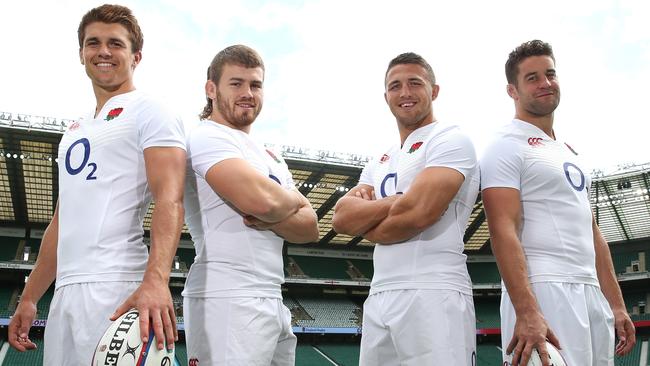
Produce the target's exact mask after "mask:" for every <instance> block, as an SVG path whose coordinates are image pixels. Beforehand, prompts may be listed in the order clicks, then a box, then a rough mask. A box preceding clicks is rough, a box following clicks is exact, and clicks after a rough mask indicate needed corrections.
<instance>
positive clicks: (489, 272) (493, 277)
mask: <svg viewBox="0 0 650 366" xmlns="http://www.w3.org/2000/svg"><path fill="white" fill-rule="evenodd" d="M467 271H468V272H469V276H470V278H471V279H472V283H499V282H501V276H499V270H498V269H497V263H496V262H469V263H467Z"/></svg>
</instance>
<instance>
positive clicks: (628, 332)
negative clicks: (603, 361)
mask: <svg viewBox="0 0 650 366" xmlns="http://www.w3.org/2000/svg"><path fill="white" fill-rule="evenodd" d="M614 327H615V328H616V336H617V337H618V344H616V355H618V356H625V355H626V354H628V353H630V351H631V350H632V348H634V345H635V344H636V334H635V330H634V324H633V323H632V319H630V315H629V314H628V313H627V311H626V310H619V311H614Z"/></svg>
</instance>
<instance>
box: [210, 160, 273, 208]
mask: <svg viewBox="0 0 650 366" xmlns="http://www.w3.org/2000/svg"><path fill="white" fill-rule="evenodd" d="M205 180H206V181H207V182H208V184H209V185H210V187H211V188H212V190H213V191H215V192H216V193H217V194H218V195H219V196H221V197H222V198H223V199H224V200H226V201H228V202H231V203H232V204H234V205H235V206H236V207H238V208H240V209H241V208H242V205H244V206H245V205H246V204H245V203H244V201H245V202H249V201H252V200H255V199H256V198H257V197H260V195H261V194H262V193H271V192H272V191H274V190H280V189H284V188H282V187H281V186H280V185H279V184H278V183H277V182H275V181H273V180H272V179H270V178H268V177H266V176H264V175H262V174H261V173H260V172H259V171H257V170H255V168H253V167H252V166H251V165H250V164H249V163H248V162H247V161H245V160H244V159H240V158H230V159H225V160H222V161H220V162H218V163H216V164H214V165H212V167H210V168H209V169H208V171H207V172H206V174H205Z"/></svg>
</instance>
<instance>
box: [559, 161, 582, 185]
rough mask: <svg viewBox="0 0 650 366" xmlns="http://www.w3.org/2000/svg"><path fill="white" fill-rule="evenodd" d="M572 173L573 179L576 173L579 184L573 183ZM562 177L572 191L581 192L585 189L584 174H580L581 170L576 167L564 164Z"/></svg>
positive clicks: (567, 163) (571, 164)
mask: <svg viewBox="0 0 650 366" xmlns="http://www.w3.org/2000/svg"><path fill="white" fill-rule="evenodd" d="M572 173H574V174H573V176H574V177H575V175H576V174H575V173H578V175H579V176H580V182H574V179H575V178H574V177H572ZM564 175H565V176H566V180H567V181H568V182H569V184H570V185H571V187H573V189H575V190H576V191H578V192H581V191H582V190H583V189H585V183H586V179H585V175H584V173H582V170H580V168H578V166H577V165H575V164H573V163H569V162H566V163H564Z"/></svg>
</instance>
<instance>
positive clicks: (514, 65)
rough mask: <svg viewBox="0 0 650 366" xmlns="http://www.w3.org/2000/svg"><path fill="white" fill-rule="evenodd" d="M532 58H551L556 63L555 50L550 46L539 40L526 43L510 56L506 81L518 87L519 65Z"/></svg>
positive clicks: (507, 62) (507, 63)
mask: <svg viewBox="0 0 650 366" xmlns="http://www.w3.org/2000/svg"><path fill="white" fill-rule="evenodd" d="M531 56H549V57H550V58H551V59H553V62H554V63H555V56H554V55H553V48H552V47H551V45H550V44H548V43H546V42H542V41H540V40H539V39H534V40H532V41H528V42H524V43H522V44H520V45H519V47H517V48H515V49H514V50H513V51H512V52H510V55H508V61H506V79H507V80H508V84H513V85H517V74H518V73H519V64H521V63H522V62H523V61H524V60H525V59H527V58H528V57H531Z"/></svg>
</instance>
